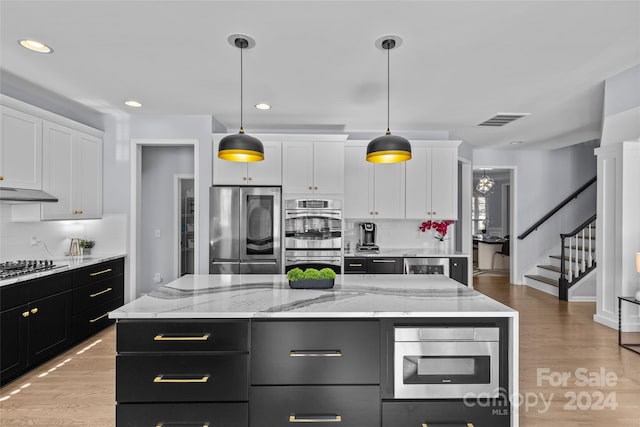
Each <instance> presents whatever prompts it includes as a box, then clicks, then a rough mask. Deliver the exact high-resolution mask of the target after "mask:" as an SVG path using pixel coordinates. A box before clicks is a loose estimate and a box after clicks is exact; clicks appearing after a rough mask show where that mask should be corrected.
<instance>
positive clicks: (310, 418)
mask: <svg viewBox="0 0 640 427" xmlns="http://www.w3.org/2000/svg"><path fill="white" fill-rule="evenodd" d="M289 422H290V423H341V422H342V416H340V415H334V414H331V415H296V414H293V415H289Z"/></svg>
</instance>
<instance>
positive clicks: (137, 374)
mask: <svg viewBox="0 0 640 427" xmlns="http://www.w3.org/2000/svg"><path fill="white" fill-rule="evenodd" d="M247 358H248V355H247V354H206V355H191V354H189V355H175V356H174V355H164V356H156V355H144V356H138V355H125V356H123V355H118V356H116V401H118V402H212V401H223V402H225V401H242V400H247V399H248V374H247V368H248V360H247Z"/></svg>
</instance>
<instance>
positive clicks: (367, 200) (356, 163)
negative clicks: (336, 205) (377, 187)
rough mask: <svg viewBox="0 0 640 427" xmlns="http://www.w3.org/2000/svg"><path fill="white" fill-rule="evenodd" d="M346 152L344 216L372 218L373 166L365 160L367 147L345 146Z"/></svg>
mask: <svg viewBox="0 0 640 427" xmlns="http://www.w3.org/2000/svg"><path fill="white" fill-rule="evenodd" d="M344 153H345V154H344V208H343V209H344V217H345V218H371V217H372V213H373V185H372V181H373V167H372V165H371V164H370V163H369V162H367V161H366V160H365V157H366V155H367V147H356V146H352V147H345V148H344Z"/></svg>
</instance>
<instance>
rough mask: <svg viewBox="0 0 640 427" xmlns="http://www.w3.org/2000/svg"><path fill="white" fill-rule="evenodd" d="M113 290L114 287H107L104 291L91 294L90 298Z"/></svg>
mask: <svg viewBox="0 0 640 427" xmlns="http://www.w3.org/2000/svg"><path fill="white" fill-rule="evenodd" d="M112 290H113V288H107V289H105V290H104V291H100V292H96V293H95V294H91V295H89V298H95V297H97V296H98V295H102V294H106V293H107V292H111V291H112Z"/></svg>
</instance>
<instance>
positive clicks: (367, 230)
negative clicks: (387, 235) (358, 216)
mask: <svg viewBox="0 0 640 427" xmlns="http://www.w3.org/2000/svg"><path fill="white" fill-rule="evenodd" d="M359 226H360V241H359V242H358V244H357V245H356V251H357V252H368V253H376V254H377V253H378V252H380V248H379V247H378V245H376V225H375V224H374V223H373V222H361V223H360V224H359Z"/></svg>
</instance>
